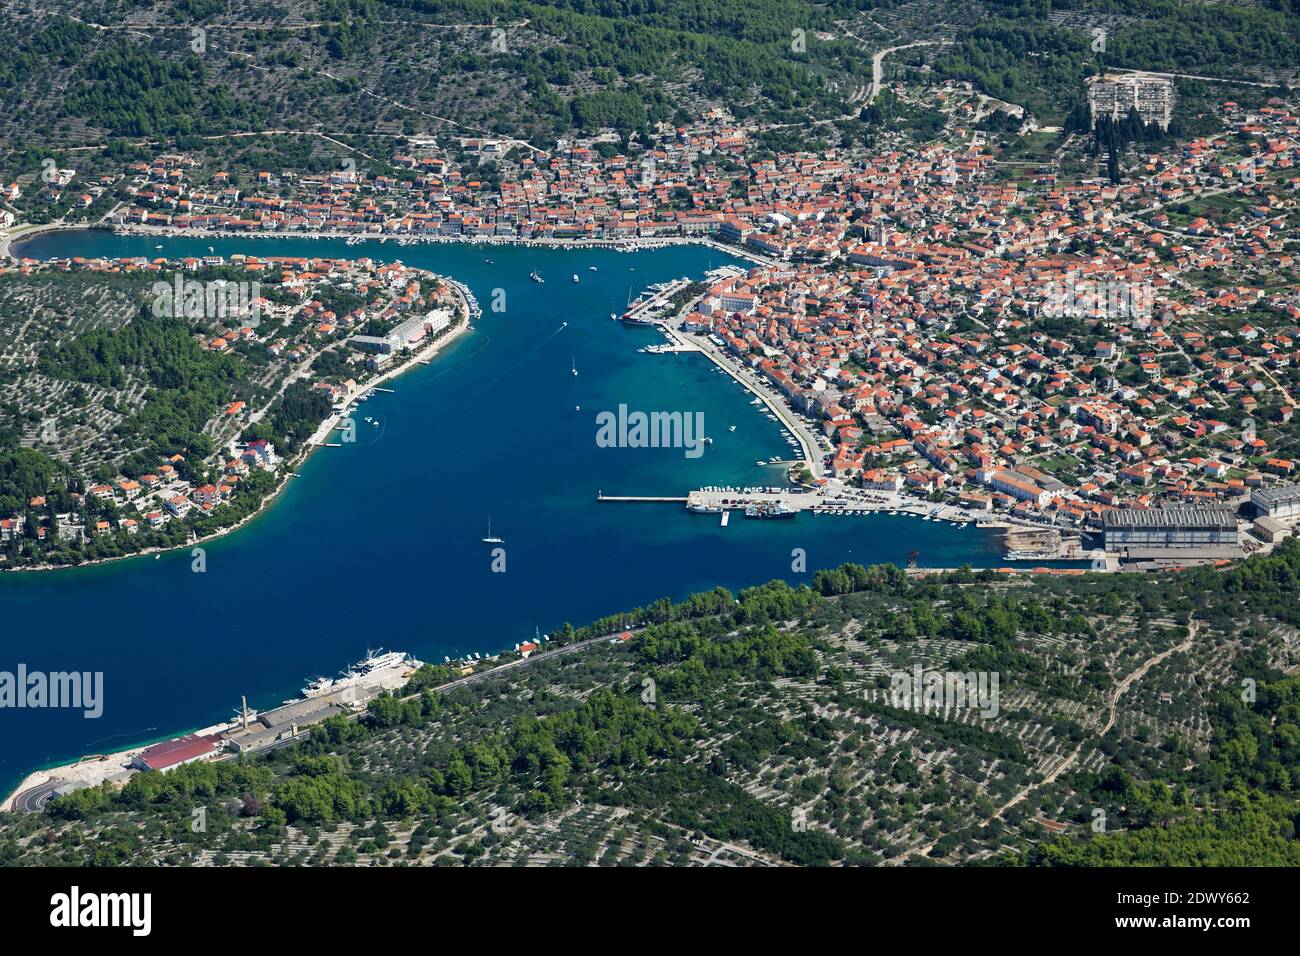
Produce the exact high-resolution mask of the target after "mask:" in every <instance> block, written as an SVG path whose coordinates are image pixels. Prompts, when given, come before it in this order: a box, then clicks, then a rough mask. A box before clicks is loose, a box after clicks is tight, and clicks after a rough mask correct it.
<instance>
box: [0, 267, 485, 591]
mask: <svg viewBox="0 0 1300 956" xmlns="http://www.w3.org/2000/svg"><path fill="white" fill-rule="evenodd" d="M442 278H444V279H446V282H447V284H448V285H449V286H450V287H451V288H452V289H454V290H455V293H456V295H458V296H459V297H460V300H461V304H462V305H463V306H464V309H465V318H464V320H463V321H461V322H457V323H454V324H452V325H451V326H450V327H449V328H448V330H447V332H446V333H445V334H444V335H441V336H439V337H438V338H436V339H435V340H433V341H432V342H430V343H429V344H428V345H426V346H425V347H424V348H423V349H421V350H420V351H419V352H414V353H412V354H411V355H409V356H407V358H406V361H404V362H402V363H401V364H399V365H395V366H394V367H393V368H391V369H388V370H387V371H385V372H382V373H381V374H379V375H377V376H376V377H375V378H372V379H367V380H366V382H365V383H364V384H358V385H357V387H356V388H355V389H354V390H353V391H351V392H349V393H348V396H347V401H346V402H345V404H347V405H350V404H351V403H352V402H353V401H355V400H356V397H357V396H358V395H362V394H364V393H365V392H367V391H369V390H370V389H372V388H375V387H376V386H378V385H382V384H383V383H384V382H387V381H391V380H392V379H395V378H397V377H398V376H400V375H404V374H405V373H407V372H409V371H411V369H412V368H414V367H415V366H417V365H422V364H427V363H428V362H430V361H432V359H433V357H434V356H436V355H437V354H438V353H439V352H440V351H442V349H443V347H444V346H446V345H450V344H451V343H452V342H454V341H455V340H456V339H457V338H459V337H460V336H461V335H462V334H464V333H465V332H468V331H469V330H470V321H471V320H472V319H473V318H474V315H475V312H476V310H477V305H476V304H475V300H474V297H473V295H472V294H471V293H470V292H469V290H468V289H467V288H466V287H465V286H463V285H462V284H461V283H459V282H456V281H453V280H452V279H450V278H447V277H445V276H444V277H442ZM340 418H341V415H340V414H339V413H333V412H332V413H331V414H330V415H329V416H327V417H326V418H325V419H324V420H323V421H322V422H321V424H320V426H319V428H318V429H317V431H316V433H315V434H314V435H313V436H312V438H311V439H309V440H308V441H306V442H304V444H303V447H302V448H301V449H299V450H298V453H297V454H296V455H294V457H293V458H290V459H286V460H285V461H284V463H283V472H282V474H281V477H280V480H279V481H278V482H277V483H276V486H275V487H274V488H273V489H272V490H271V492H270V493H269V494H268V495H266V496H264V497H263V498H262V500H261V501H260V502H258V505H257V507H256V508H255V509H254V510H253V511H251V512H249V513H248V514H247V515H245V516H244V517H243V518H240V519H239V521H237V522H235V523H234V524H232V525H229V526H227V527H225V528H218V529H217V530H216V531H212V532H209V533H208V534H205V535H203V536H202V537H199V538H192V539H191V540H189V541H186V542H185V543H184V544H181V545H169V546H162V547H152V548H144V549H143V550H140V551H133V552H131V553H130V554H119V555H114V556H113V557H110V558H95V559H93V560H91V561H82V562H79V563H77V564H35V565H30V566H24V567H9V568H3V569H0V570H3V571H4V572H6V573H10V574H28V573H37V572H47V573H48V572H51V571H74V570H77V569H80V568H89V567H93V566H95V565H101V564H109V563H111V562H114V561H130V560H133V559H135V558H143V557H147V556H148V555H151V554H154V555H157V554H162V553H164V552H167V551H179V550H183V549H185V548H194V547H197V546H198V545H200V544H203V543H204V542H207V541H213V540H216V539H217V538H223V537H225V536H226V535H228V534H231V533H232V532H235V531H238V530H240V529H241V528H243V527H244V526H245V525H247V524H249V523H250V522H251V521H253V520H254V519H256V518H258V517H260V516H261V515H262V514H263V513H265V512H266V511H267V510H268V509H269V508H270V506H271V505H272V504H273V503H274V502H275V500H276V499H277V498H278V497H279V496H280V494H281V492H283V491H284V490H285V488H287V487H288V486H289V481H290V479H291V478H293V477H294V475H295V470H296V469H297V468H298V467H299V466H301V465H302V464H303V462H305V461H306V460H307V459H308V458H309V457H310V456H311V454H312V452H314V451H315V450H316V449H317V448H320V447H321V446H322V445H323V440H322V441H318V440H316V438H317V436H318V435H322V436H327V435H329V433H330V432H332V431H334V429H335V428H337V427H338V422H339V421H340ZM327 426H328V427H327Z"/></svg>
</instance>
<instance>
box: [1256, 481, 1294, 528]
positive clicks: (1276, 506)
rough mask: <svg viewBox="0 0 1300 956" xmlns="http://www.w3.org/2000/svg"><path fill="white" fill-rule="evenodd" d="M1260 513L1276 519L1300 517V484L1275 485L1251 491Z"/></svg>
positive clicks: (1284, 519)
mask: <svg viewBox="0 0 1300 956" xmlns="http://www.w3.org/2000/svg"><path fill="white" fill-rule="evenodd" d="M1250 503H1251V504H1253V505H1254V506H1255V508H1256V509H1257V510H1258V513H1259V514H1261V515H1263V516H1265V517H1268V518H1272V519H1274V520H1275V521H1286V520H1287V519H1289V518H1300V485H1275V486H1273V487H1271V488H1260V489H1258V490H1257V491H1253V492H1251V495H1250Z"/></svg>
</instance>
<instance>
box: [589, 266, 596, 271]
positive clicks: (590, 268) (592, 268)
mask: <svg viewBox="0 0 1300 956" xmlns="http://www.w3.org/2000/svg"><path fill="white" fill-rule="evenodd" d="M587 270H588V271H589V272H595V271H596V267H595V266H587Z"/></svg>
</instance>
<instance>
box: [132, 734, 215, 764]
mask: <svg viewBox="0 0 1300 956" xmlns="http://www.w3.org/2000/svg"><path fill="white" fill-rule="evenodd" d="M216 752H217V743H216V738H215V737H200V736H198V735H196V734H186V735H185V736H184V737H177V738H176V739H175V740H168V741H166V742H165V743H161V744H154V745H153V746H152V747H148V748H146V749H144V750H142V751H140V753H138V754H136V756H135V758H134V759H133V760H132V761H131V765H132V766H133V767H135V768H136V769H137V770H171V769H172V768H173V767H179V766H180V765H181V764H183V763H192V762H193V761H195V760H207V759H208V758H210V757H212V756H213V755H214V754H216Z"/></svg>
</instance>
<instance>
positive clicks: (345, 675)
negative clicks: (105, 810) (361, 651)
mask: <svg viewBox="0 0 1300 956" xmlns="http://www.w3.org/2000/svg"><path fill="white" fill-rule="evenodd" d="M422 665H423V662H421V661H419V660H416V659H415V658H414V657H412V656H411V655H410V654H406V653H404V652H399V651H388V652H385V651H383V650H377V651H375V650H372V651H370V652H369V653H368V654H367V656H366V657H364V658H363V659H361V660H360V661H358V662H357V663H355V664H353V665H351V666H350V667H347V668H345V669H344V670H343V671H342V672H340V673H339V674H338V676H336V677H332V678H326V677H316V678H312V679H311V680H309V681H308V683H307V686H305V687H304V688H303V689H302V696H301V697H299V698H296V699H293V700H286V701H285V702H284V703H283V704H281V705H280V706H278V707H272V708H269V709H266V710H263V711H257V710H254V709H252V708H250V707H249V706H248V703H247V698H244V699H243V701H242V703H241V706H240V707H239V708H238V709H236V711H235V716H234V717H233V718H231V719H230V720H227V721H225V722H222V723H219V724H214V725H212V726H210V727H204V728H202V729H200V730H196V731H193V732H191V733H188V734H183V735H181V736H178V737H174V738H172V739H170V740H163V741H157V742H153V743H148V744H144V745H141V746H137V747H132V748H130V749H127V750H121V751H118V752H116V753H111V754H89V755H86V756H84V757H81V758H80V759H78V760H76V761H73V762H71V763H68V764H65V765H63V766H58V767H51V768H48V769H46V770H40V771H37V772H36V773H33V774H30V775H29V776H28V777H27V778H26V779H24V780H23V781H22V782H21V783H20V784H19V785H18V787H17V788H16V789H15V790H14V792H13V793H12V794H10V795H9V797H8V798H6V800H5V802H4V803H3V804H0V810H8V811H13V810H17V811H20V812H34V811H38V810H40V809H42V808H43V807H44V804H45V802H46V801H47V800H49V799H50V798H52V797H58V796H62V795H64V794H66V793H71V792H73V791H74V790H80V789H82V788H84V787H97V786H100V785H101V784H104V783H110V784H113V785H115V786H125V784H126V783H127V781H128V780H130V779H131V777H133V776H134V775H135V774H137V773H141V772H144V771H146V770H169V769H171V768H172V767H175V766H179V765H180V764H182V763H189V762H191V761H194V760H228V759H232V758H234V757H237V756H239V755H241V754H251V753H257V752H260V751H265V750H268V749H272V748H275V747H277V746H284V745H285V744H288V743H292V742H293V741H296V740H301V739H302V738H303V737H305V736H306V735H307V734H309V733H310V732H311V728H312V727H314V726H316V725H318V724H320V723H322V722H323V721H325V720H328V719H329V718H330V717H333V716H336V715H338V714H348V713H351V714H356V713H360V712H361V711H364V710H365V708H366V706H367V705H368V704H369V703H370V701H372V700H374V699H375V698H376V697H378V696H379V695H380V694H384V693H389V692H392V691H396V690H399V689H401V688H402V687H403V686H404V685H405V684H406V682H407V680H409V679H410V677H411V675H412V674H414V673H415V671H416V670H418V669H419V668H420V667H421V666H422Z"/></svg>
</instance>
